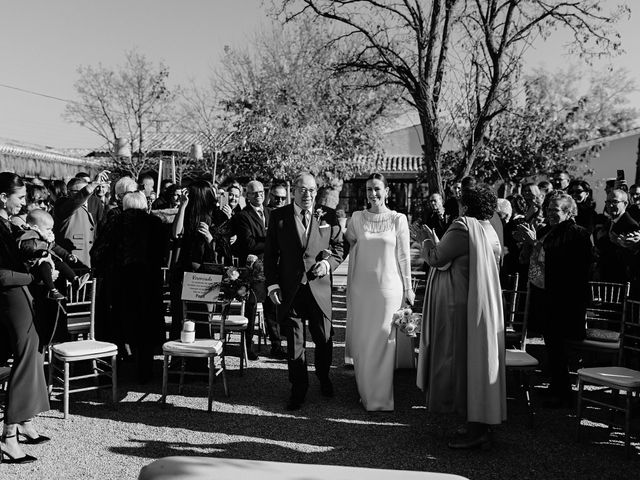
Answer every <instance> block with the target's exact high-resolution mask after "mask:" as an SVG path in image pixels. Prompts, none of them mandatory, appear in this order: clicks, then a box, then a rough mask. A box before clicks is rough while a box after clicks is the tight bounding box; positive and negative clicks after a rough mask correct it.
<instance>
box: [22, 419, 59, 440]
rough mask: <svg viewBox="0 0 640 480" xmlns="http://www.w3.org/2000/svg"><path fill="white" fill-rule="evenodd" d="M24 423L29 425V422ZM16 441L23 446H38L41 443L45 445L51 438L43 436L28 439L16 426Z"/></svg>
mask: <svg viewBox="0 0 640 480" xmlns="http://www.w3.org/2000/svg"><path fill="white" fill-rule="evenodd" d="M25 423H30V421H29V422H25ZM17 433H18V441H19V442H20V443H24V444H25V445H39V444H41V443H45V442H48V441H49V440H51V438H49V437H47V436H45V435H38V436H37V437H30V436H29V435H27V434H26V433H24V432H23V431H22V430H20V425H18V432H17Z"/></svg>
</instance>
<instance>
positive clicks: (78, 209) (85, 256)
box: [54, 171, 109, 268]
mask: <svg viewBox="0 0 640 480" xmlns="http://www.w3.org/2000/svg"><path fill="white" fill-rule="evenodd" d="M108 179H109V172H108V171H104V172H101V173H100V174H98V176H97V177H96V180H95V181H93V182H91V183H87V182H86V181H85V180H83V179H80V178H72V179H71V180H70V181H69V183H68V184H67V190H68V192H69V197H67V198H65V199H63V200H62V201H60V202H58V204H57V205H56V208H55V211H54V217H55V220H56V240H57V243H58V245H60V246H61V247H62V248H64V249H65V250H68V251H69V252H70V253H72V254H73V255H75V256H76V258H77V259H78V261H79V262H81V263H82V264H83V265H82V266H84V267H87V268H90V267H91V257H90V255H89V251H90V250H91V247H92V246H93V242H94V239H95V236H96V228H97V226H98V223H97V220H96V219H95V218H94V217H93V215H92V213H91V212H89V208H88V201H89V198H90V197H91V195H92V194H93V191H94V190H95V189H96V187H97V186H98V185H100V184H101V183H106V182H107V181H108Z"/></svg>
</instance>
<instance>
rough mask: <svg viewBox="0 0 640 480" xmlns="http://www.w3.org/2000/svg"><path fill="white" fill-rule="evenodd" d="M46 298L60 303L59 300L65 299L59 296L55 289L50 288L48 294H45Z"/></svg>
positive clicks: (61, 295)
mask: <svg viewBox="0 0 640 480" xmlns="http://www.w3.org/2000/svg"><path fill="white" fill-rule="evenodd" d="M47 298H48V299H49V300H56V301H60V300H64V299H65V298H67V297H65V296H64V295H63V294H61V293H60V291H59V290H58V289H57V288H52V289H51V290H49V293H47Z"/></svg>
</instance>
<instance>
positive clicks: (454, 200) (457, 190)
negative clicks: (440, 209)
mask: <svg viewBox="0 0 640 480" xmlns="http://www.w3.org/2000/svg"><path fill="white" fill-rule="evenodd" d="M460 195H462V183H461V182H456V183H454V184H453V185H452V186H451V188H450V191H449V195H448V198H447V201H446V202H444V213H445V215H446V216H447V217H448V218H450V219H451V220H452V221H453V220H454V219H456V218H458V199H459V198H460Z"/></svg>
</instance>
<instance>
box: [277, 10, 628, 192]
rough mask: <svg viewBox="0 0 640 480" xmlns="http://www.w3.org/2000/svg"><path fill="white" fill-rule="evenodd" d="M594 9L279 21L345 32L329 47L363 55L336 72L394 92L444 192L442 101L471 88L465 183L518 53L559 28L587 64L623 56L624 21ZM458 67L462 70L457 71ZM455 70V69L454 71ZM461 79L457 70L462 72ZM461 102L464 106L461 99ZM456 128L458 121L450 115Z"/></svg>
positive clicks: (296, 14) (304, 14) (343, 13)
mask: <svg viewBox="0 0 640 480" xmlns="http://www.w3.org/2000/svg"><path fill="white" fill-rule="evenodd" d="M600 3H601V2H599V1H597V0H583V1H578V0H568V1H552V0H396V1H392V0H389V1H380V0H279V1H274V4H275V5H276V6H275V14H276V15H278V16H279V17H280V18H281V19H283V20H284V21H285V22H290V21H294V20H297V19H301V18H309V17H311V18H314V19H317V20H326V21H327V22H329V23H332V24H336V25H339V26H340V27H341V31H340V32H339V33H338V34H337V35H335V36H334V38H333V39H332V42H333V43H334V44H340V43H341V42H344V41H347V40H353V39H354V38H355V39H357V41H358V42H359V43H360V45H361V48H359V49H358V50H356V51H354V52H353V55H352V56H351V58H349V59H347V60H346V61H344V62H343V63H342V65H341V66H340V68H341V69H343V70H347V71H366V72H370V74H371V85H372V86H376V85H383V84H393V85H399V86H400V87H402V88H403V89H404V92H405V93H406V95H405V99H406V101H407V102H408V103H409V104H410V105H411V106H412V107H414V108H415V109H416V110H417V112H418V115H419V117H420V124H421V127H422V128H421V130H422V135H423V143H424V145H423V153H424V161H425V171H426V174H427V178H428V180H429V184H430V187H431V189H432V191H440V190H441V189H442V165H441V150H442V143H443V133H444V132H445V131H446V126H447V125H448V124H449V123H450V121H451V118H450V117H451V115H452V114H451V113H448V112H447V109H448V107H449V106H448V105H446V103H447V102H446V99H445V98H444V97H445V96H446V95H447V93H448V92H449V93H451V92H454V91H455V90H456V88H454V87H453V84H454V83H455V81H456V77H457V78H458V80H460V79H462V80H463V81H465V80H466V81H468V80H469V79H472V81H473V85H474V93H473V98H472V99H467V100H468V103H467V105H468V107H469V108H468V113H469V115H468V118H467V119H466V121H467V122H468V124H469V128H468V132H469V136H468V138H467V140H466V142H465V145H464V157H465V161H466V165H465V168H464V169H463V171H462V174H464V173H468V172H469V171H470V170H471V168H472V167H473V164H474V162H475V160H476V155H475V152H476V151H477V149H478V148H479V147H480V146H481V145H482V143H483V141H484V134H485V132H486V130H487V128H488V126H489V124H490V123H491V121H492V120H493V119H494V118H495V117H496V116H497V115H499V114H500V113H501V112H502V111H503V110H504V105H502V103H501V101H500V93H501V88H502V87H503V85H504V83H505V82H508V81H509V79H510V76H511V75H512V74H513V73H514V72H515V71H517V64H518V62H519V60H520V59H521V57H522V54H523V52H524V51H525V50H526V48H527V47H528V46H529V45H530V44H531V42H532V40H533V39H534V38H536V37H538V36H542V37H546V36H547V35H548V34H549V32H551V31H553V30H554V29H558V28H567V29H569V30H570V31H572V32H573V34H574V36H573V42H572V44H571V47H572V48H573V49H575V50H576V51H578V52H579V53H580V54H582V55H585V56H590V55H603V54H608V53H610V52H612V51H616V50H618V49H619V46H620V41H619V38H620V37H619V35H618V34H617V33H616V32H615V31H614V30H613V24H614V22H615V21H616V20H617V19H618V18H619V17H620V16H621V15H623V14H627V13H628V12H629V9H628V7H626V6H624V5H621V6H617V7H616V8H614V9H613V10H612V11H611V12H608V13H605V12H603V9H602V7H601V6H600ZM454 60H457V61H458V62H455V61H454ZM456 63H457V64H456ZM460 65H462V67H463V68H464V69H466V71H464V70H462V71H461V70H459V69H456V66H458V67H459V66H460ZM457 101H458V103H460V102H461V100H460V99H457ZM453 116H454V119H453V120H454V121H455V120H457V118H455V117H456V116H457V114H456V113H455V112H454V113H453Z"/></svg>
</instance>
